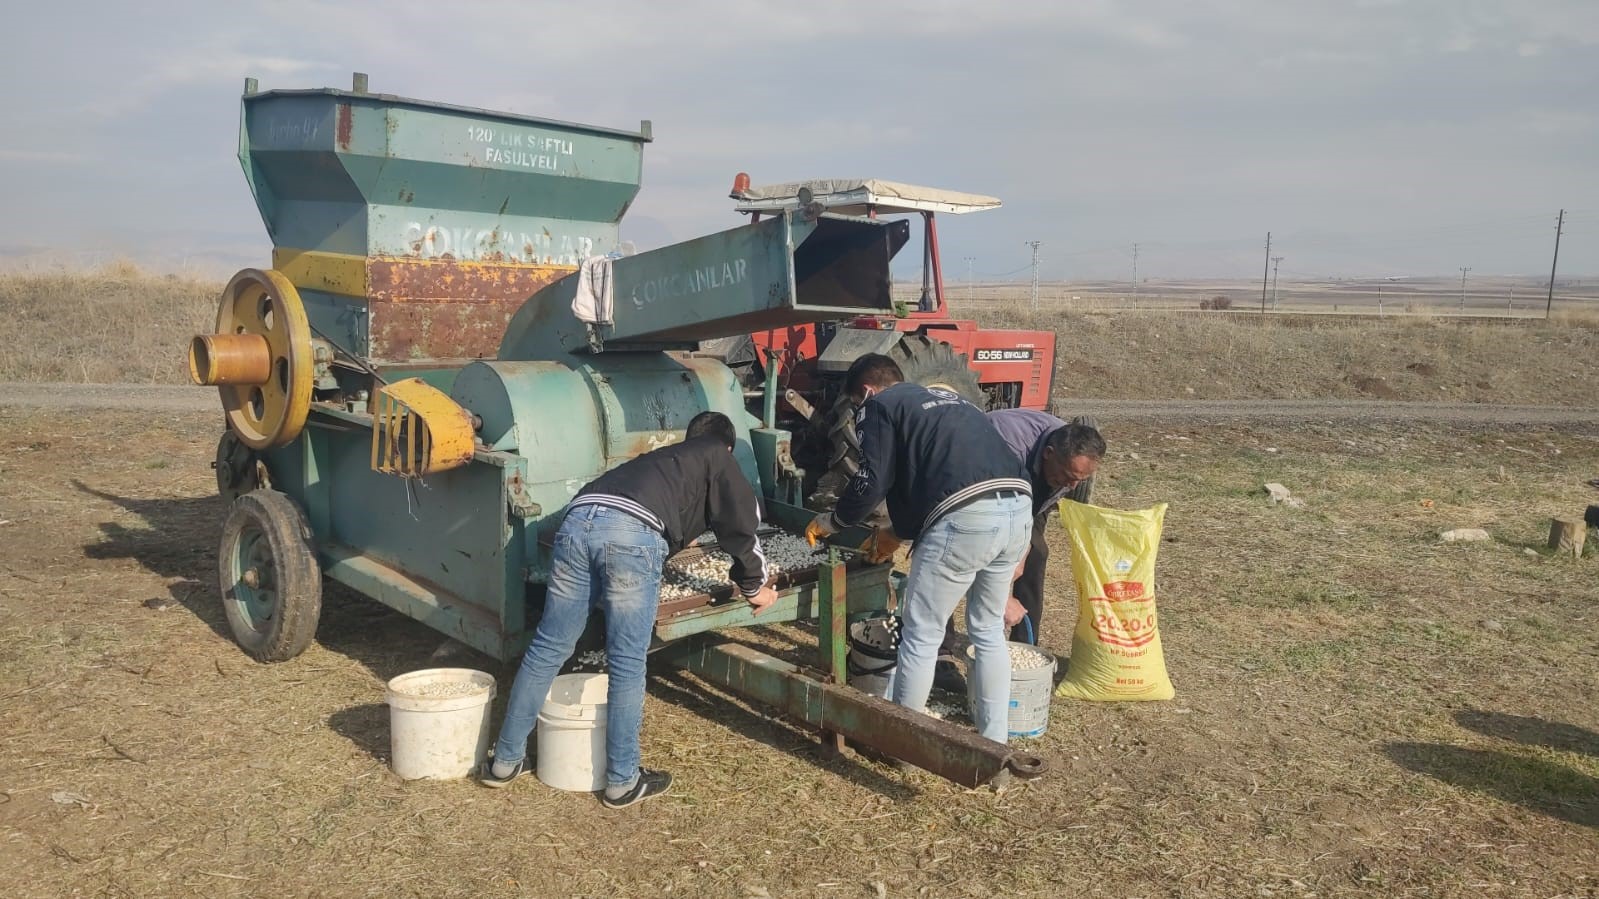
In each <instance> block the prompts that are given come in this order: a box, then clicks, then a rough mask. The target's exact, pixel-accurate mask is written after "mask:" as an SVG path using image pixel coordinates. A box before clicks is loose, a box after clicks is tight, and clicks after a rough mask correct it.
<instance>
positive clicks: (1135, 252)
mask: <svg viewBox="0 0 1599 899" xmlns="http://www.w3.org/2000/svg"><path fill="white" fill-rule="evenodd" d="M1133 302H1134V303H1137V302H1138V244H1136V243H1135V244H1133Z"/></svg>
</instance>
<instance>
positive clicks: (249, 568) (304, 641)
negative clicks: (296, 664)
mask: <svg viewBox="0 0 1599 899" xmlns="http://www.w3.org/2000/svg"><path fill="white" fill-rule="evenodd" d="M217 572H218V575H219V580H220V582H221V586H222V607H223V609H224V610H225V611H226V613H227V617H228V625H229V626H230V627H231V628H232V629H233V637H234V639H235V640H237V641H238V643H239V645H240V646H241V647H243V649H244V651H245V652H247V653H249V654H250V655H252V656H254V657H255V658H256V659H257V660H258V661H262V662H283V661H287V660H289V659H292V658H294V657H295V656H297V655H299V654H300V653H302V652H304V651H305V649H306V647H308V646H310V645H311V640H312V638H314V637H315V636H316V627H317V622H318V621H319V620H320V619H321V617H322V569H321V566H319V565H318V564H317V560H316V552H315V551H314V550H313V549H312V546H311V527H310V525H308V524H307V523H306V520H305V513H304V512H302V511H301V510H300V506H299V505H298V504H297V503H295V501H294V500H292V499H290V498H289V497H287V496H285V495H284V494H282V493H279V492H277V491H276V490H252V491H250V492H249V493H246V494H244V495H243V496H240V497H239V498H238V499H237V500H235V501H234V503H233V505H232V507H231V508H230V509H229V510H228V519H227V521H226V523H224V524H223V526H222V542H221V547H220V548H219V549H218V551H217Z"/></svg>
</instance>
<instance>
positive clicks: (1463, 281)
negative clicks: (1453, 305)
mask: <svg viewBox="0 0 1599 899" xmlns="http://www.w3.org/2000/svg"><path fill="white" fill-rule="evenodd" d="M1469 271H1471V266H1469V265H1462V266H1461V267H1460V312H1461V314H1465V311H1466V272H1469Z"/></svg>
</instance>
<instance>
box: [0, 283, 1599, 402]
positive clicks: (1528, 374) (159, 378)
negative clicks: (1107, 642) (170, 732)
mask: <svg viewBox="0 0 1599 899" xmlns="http://www.w3.org/2000/svg"><path fill="white" fill-rule="evenodd" d="M220 289H221V285H220V284H215V283H209V282H204V281H194V280H187V279H182V278H177V277H171V276H158V275H151V274H148V273H145V272H143V271H141V270H140V269H138V268H137V267H135V266H132V265H129V264H120V265H113V266H110V267H107V268H104V269H101V270H98V271H95V272H87V273H70V272H46V273H35V274H3V275H0V334H3V335H5V336H6V339H5V340H4V341H0V381H76V382H90V383H119V382H120V383H141V384H142V383H155V384H178V383H183V382H185V381H186V379H187V371H186V369H185V367H184V366H185V361H184V360H185V356H184V353H185V351H186V348H187V345H188V341H189V338H190V337H191V336H193V335H194V334H195V333H197V332H199V331H202V330H208V329H209V327H210V324H211V322H212V321H213V320H214V318H215V315H216V307H215V303H216V295H217V293H218V292H219V291H220ZM951 293H952V296H954V297H955V299H954V300H953V301H952V302H953V305H954V307H955V310H954V311H955V314H957V315H969V316H971V317H974V318H976V319H977V320H978V321H979V322H981V323H982V324H984V325H985V326H988V327H1022V328H1044V329H1049V330H1053V331H1055V332H1056V333H1057V335H1058V340H1059V352H1058V356H1057V362H1058V364H1057V377H1056V388H1057V390H1056V394H1057V396H1058V397H1061V398H1063V399H1064V400H1065V401H1068V402H1069V400H1070V398H1073V397H1078V398H1081V397H1104V398H1115V399H1190V398H1192V399H1254V398H1281V399H1303V398H1365V399H1399V400H1429V401H1435V402H1471V403H1513V404H1528V405H1578V406H1592V405H1596V402H1595V400H1594V399H1593V397H1594V389H1593V385H1594V384H1595V383H1596V382H1599V314H1584V313H1580V312H1567V313H1563V314H1562V315H1561V316H1559V317H1557V319H1556V320H1555V321H1552V322H1544V321H1542V320H1520V321H1515V322H1510V323H1506V322H1503V321H1499V320H1495V319H1481V318H1465V319H1452V318H1447V317H1442V316H1437V315H1422V316H1408V317H1398V318H1386V319H1380V320H1379V319H1374V318H1372V317H1367V316H1363V317H1353V318H1351V317H1335V316H1303V315H1268V316H1251V315H1249V314H1247V313H1242V312H1232V313H1201V312H1198V311H1196V310H1194V309H1192V308H1188V309H1184V310H1181V311H1176V310H1166V311H1151V310H1132V311H1129V310H1123V309H1117V308H1116V307H1114V306H1111V305H1107V304H1105V303H1091V304H1069V305H1068V304H1063V303H1055V304H1046V306H1045V308H1044V309H1043V311H1041V312H1038V313H1033V312H1030V311H1029V309H1028V306H1027V304H1026V303H1025V302H1024V301H1023V298H1022V297H1023V294H1022V293H1020V292H1018V289H1017V288H1006V289H1004V290H998V289H996V290H993V291H990V292H989V293H988V294H987V295H985V296H984V297H982V298H980V299H979V301H978V302H975V303H972V304H965V303H963V302H962V301H961V299H960V291H959V290H956V289H953V288H952V291H951ZM1084 308H1086V310H1087V311H1083V310H1084ZM1596 308H1599V307H1596Z"/></svg>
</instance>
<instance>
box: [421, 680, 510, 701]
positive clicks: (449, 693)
mask: <svg viewBox="0 0 1599 899" xmlns="http://www.w3.org/2000/svg"><path fill="white" fill-rule="evenodd" d="M488 689H489V688H488V687H487V686H485V685H484V684H480V683H477V682H476V681H431V682H429V683H425V684H419V685H417V686H415V687H407V688H406V689H405V693H406V694H407V695H409V696H421V697H425V698H427V699H454V698H456V697H458V696H471V695H472V694H473V693H485V692H487V691H488Z"/></svg>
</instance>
